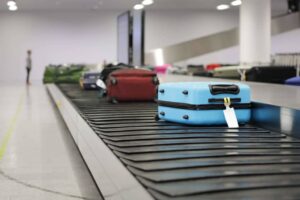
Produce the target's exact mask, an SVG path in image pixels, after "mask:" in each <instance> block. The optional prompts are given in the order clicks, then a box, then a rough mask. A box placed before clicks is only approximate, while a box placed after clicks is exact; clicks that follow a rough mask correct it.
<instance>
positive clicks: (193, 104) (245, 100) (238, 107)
mask: <svg viewBox="0 0 300 200" xmlns="http://www.w3.org/2000/svg"><path fill="white" fill-rule="evenodd" d="M226 97H229V98H230V103H231V105H230V107H233V108H234V109H235V113H236V117H237V120H238V122H239V123H241V124H244V123H247V122H248V121H249V120H250V107H251V104H250V88H249V86H247V85H245V84H240V83H232V84H230V83H217V82H182V83H164V84H161V85H160V86H159V88H158V118H159V119H163V120H166V121H171V122H177V123H183V124H191V125H226V120H225V116H224V113H223V110H225V108H226V107H225V104H224V98H226Z"/></svg>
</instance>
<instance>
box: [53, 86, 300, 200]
mask: <svg viewBox="0 0 300 200" xmlns="http://www.w3.org/2000/svg"><path fill="white" fill-rule="evenodd" d="M47 88H48V90H49V93H50V95H51V96H52V98H53V100H54V102H55V103H56V105H57V107H58V109H59V110H60V112H61V114H62V116H63V118H64V120H65V122H66V124H67V125H68V127H69V129H70V132H71V133H72V136H73V138H74V141H75V143H76V144H77V146H78V148H79V150H80V152H81V154H82V156H83V158H84V160H85V162H86V164H87V166H88V167H89V169H90V171H91V173H92V175H93V177H94V179H95V182H96V183H97V185H98V187H99V189H100V191H101V192H102V194H103V196H104V198H105V199H161V200H168V199H178V200H183V199H184V200H188V199H192V200H194V199H220V198H222V199H299V195H300V165H299V164H300V139H297V137H299V134H300V130H299V126H297V125H296V124H298V123H299V122H300V113H299V110H297V109H293V108H280V107H278V106H271V105H268V104H262V103H253V105H252V106H253V108H252V120H251V123H249V124H247V125H244V126H241V127H240V128H236V129H229V128H227V127H222V126H218V127H203V126H202V127H199V126H184V125H180V124H175V123H168V122H164V121H155V118H154V116H155V114H156V109H157V105H156V104H155V103H120V104H111V103H108V102H106V100H105V99H99V98H98V97H97V96H98V93H97V92H95V91H82V90H80V88H79V86H78V85H72V84H65V85H63V84H61V85H48V86H47Z"/></svg>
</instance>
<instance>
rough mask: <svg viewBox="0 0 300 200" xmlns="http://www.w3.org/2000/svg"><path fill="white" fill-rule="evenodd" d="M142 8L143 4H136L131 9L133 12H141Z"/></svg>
mask: <svg viewBox="0 0 300 200" xmlns="http://www.w3.org/2000/svg"><path fill="white" fill-rule="evenodd" d="M143 8H144V5H143V4H136V5H135V6H134V7H133V9H135V10H141V9H143Z"/></svg>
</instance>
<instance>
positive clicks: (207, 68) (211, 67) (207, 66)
mask: <svg viewBox="0 0 300 200" xmlns="http://www.w3.org/2000/svg"><path fill="white" fill-rule="evenodd" d="M219 67H221V65H220V64H209V65H206V70H207V71H212V70H215V69H216V68H219Z"/></svg>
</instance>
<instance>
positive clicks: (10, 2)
mask: <svg viewBox="0 0 300 200" xmlns="http://www.w3.org/2000/svg"><path fill="white" fill-rule="evenodd" d="M15 5H16V2H15V1H8V2H7V6H15Z"/></svg>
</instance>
